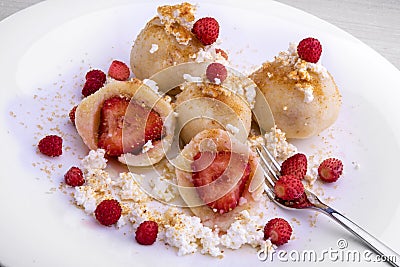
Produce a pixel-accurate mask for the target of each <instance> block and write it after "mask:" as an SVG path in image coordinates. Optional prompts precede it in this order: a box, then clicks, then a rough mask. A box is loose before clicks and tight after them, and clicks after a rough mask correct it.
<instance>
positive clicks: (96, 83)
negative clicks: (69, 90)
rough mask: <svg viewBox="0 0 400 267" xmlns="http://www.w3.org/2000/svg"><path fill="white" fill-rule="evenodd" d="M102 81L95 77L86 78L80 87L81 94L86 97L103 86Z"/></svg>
mask: <svg viewBox="0 0 400 267" xmlns="http://www.w3.org/2000/svg"><path fill="white" fill-rule="evenodd" d="M103 85H104V83H103V82H101V81H100V80H97V79H88V80H86V82H85V85H84V86H83V88H82V95H83V96H84V97H87V96H89V95H91V94H93V93H95V92H97V91H98V90H99V89H100V88H101V87H103Z"/></svg>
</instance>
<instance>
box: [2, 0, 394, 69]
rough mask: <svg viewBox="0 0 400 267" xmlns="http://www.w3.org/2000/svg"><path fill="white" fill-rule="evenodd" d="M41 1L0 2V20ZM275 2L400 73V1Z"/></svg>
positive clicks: (325, 0)
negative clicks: (346, 36) (349, 39)
mask: <svg viewBox="0 0 400 267" xmlns="http://www.w3.org/2000/svg"><path fill="white" fill-rule="evenodd" d="M41 1H42V0H0V20H2V19H4V18H6V17H8V16H9V15H11V14H13V13H15V12H17V11H19V10H21V9H24V8H26V7H28V6H31V5H33V4H36V3H39V2H41ZM49 1H51V0H49ZM195 2H196V1H195ZM278 2H282V3H285V4H287V5H290V6H293V7H296V8H299V9H301V10H304V11H306V12H308V13H311V14H313V15H315V16H317V17H319V18H321V19H324V20H326V21H328V22H330V23H332V24H334V25H336V26H338V27H340V28H342V29H343V30H345V31H347V32H349V33H350V34H352V35H353V36H355V37H357V38H358V39H360V40H361V41H363V42H365V43H366V44H368V45H369V46H370V47H372V48H373V49H375V50H376V51H377V52H378V53H380V54H381V55H383V56H384V57H385V58H386V59H388V60H389V61H390V62H391V63H392V64H393V65H395V66H396V67H397V68H398V69H400V0H345V1H337V0H278Z"/></svg>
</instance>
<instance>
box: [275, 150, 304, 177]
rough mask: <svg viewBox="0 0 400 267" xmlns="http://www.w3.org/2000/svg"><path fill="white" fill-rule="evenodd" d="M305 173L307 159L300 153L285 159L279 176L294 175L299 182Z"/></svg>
mask: <svg viewBox="0 0 400 267" xmlns="http://www.w3.org/2000/svg"><path fill="white" fill-rule="evenodd" d="M306 173H307V157H306V155H304V154H302V153H297V154H295V155H293V156H291V157H289V158H287V159H286V160H285V161H284V162H283V163H282V166H281V175H288V174H291V175H294V176H296V177H297V178H299V179H300V180H302V179H303V178H304V176H305V175H306Z"/></svg>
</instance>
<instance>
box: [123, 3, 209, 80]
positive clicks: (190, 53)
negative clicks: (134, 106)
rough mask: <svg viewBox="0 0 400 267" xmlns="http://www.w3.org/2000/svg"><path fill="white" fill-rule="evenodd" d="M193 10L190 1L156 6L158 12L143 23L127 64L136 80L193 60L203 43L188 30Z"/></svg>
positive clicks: (191, 22) (192, 19)
mask: <svg viewBox="0 0 400 267" xmlns="http://www.w3.org/2000/svg"><path fill="white" fill-rule="evenodd" d="M194 10H195V7H194V6H193V5H191V4H189V3H183V4H180V5H174V6H160V7H159V8H158V10H157V11H158V13H159V15H158V16H157V17H154V18H153V19H152V20H150V21H149V22H148V23H147V24H146V26H145V27H144V29H143V30H142V31H141V32H140V33H139V35H138V36H137V38H136V40H135V42H134V44H133V46H132V50H131V56H130V65H131V69H132V72H133V73H134V74H135V76H136V77H137V78H138V79H141V80H143V79H147V78H149V77H150V76H152V75H153V74H155V73H157V72H158V71H160V70H163V69H165V68H167V67H170V66H173V65H177V64H179V63H183V62H193V61H194V60H195V58H196V54H197V53H198V52H199V51H200V50H201V49H202V48H204V45H202V44H201V42H200V41H199V40H198V39H197V38H196V37H195V36H194V35H193V33H192V32H191V27H192V24H193V22H194V19H195V18H194ZM177 14H178V15H177Z"/></svg>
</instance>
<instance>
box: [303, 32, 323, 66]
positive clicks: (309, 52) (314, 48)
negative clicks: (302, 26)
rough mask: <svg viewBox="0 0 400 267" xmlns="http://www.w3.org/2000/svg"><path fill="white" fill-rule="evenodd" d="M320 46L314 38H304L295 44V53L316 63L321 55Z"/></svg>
mask: <svg viewBox="0 0 400 267" xmlns="http://www.w3.org/2000/svg"><path fill="white" fill-rule="evenodd" d="M321 53H322V46H321V43H320V42H319V41H318V40H317V39H315V38H311V37H309V38H306V39H303V40H301V41H300V43H299V45H298V46H297V54H299V57H300V58H301V59H303V60H305V61H307V62H311V63H317V62H318V60H319V58H320V57H321Z"/></svg>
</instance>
